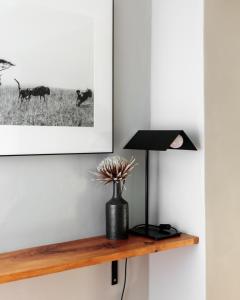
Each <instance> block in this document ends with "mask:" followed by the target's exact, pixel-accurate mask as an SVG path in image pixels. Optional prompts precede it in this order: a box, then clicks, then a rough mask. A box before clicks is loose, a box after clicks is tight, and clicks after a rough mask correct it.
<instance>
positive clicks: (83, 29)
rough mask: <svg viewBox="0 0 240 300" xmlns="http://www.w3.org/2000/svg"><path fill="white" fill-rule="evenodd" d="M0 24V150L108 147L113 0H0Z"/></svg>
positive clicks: (56, 150) (22, 151)
mask: <svg viewBox="0 0 240 300" xmlns="http://www.w3.org/2000/svg"><path fill="white" fill-rule="evenodd" d="M0 26H1V27H0V28H2V34H1V51H0V155H1V156H2V155H44V154H80V153H111V152H113V0H101V1H99V0H62V1H57V0H48V1H41V0H13V1H9V0H0ZM4 28H6V30H4ZM2 45H3V46H2Z"/></svg>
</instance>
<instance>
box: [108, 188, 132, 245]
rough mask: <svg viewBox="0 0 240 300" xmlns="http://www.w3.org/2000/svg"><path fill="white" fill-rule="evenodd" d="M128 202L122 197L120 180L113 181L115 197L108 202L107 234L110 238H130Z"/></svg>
mask: <svg viewBox="0 0 240 300" xmlns="http://www.w3.org/2000/svg"><path fill="white" fill-rule="evenodd" d="M128 218H129V217H128V203H127V201H125V200H124V199H123V198H122V188H121V183H120V182H114V183H113V197H112V199H110V200H109V201H108V202H107V203H106V236H107V238H108V239H109V240H124V239H127V238H128Z"/></svg>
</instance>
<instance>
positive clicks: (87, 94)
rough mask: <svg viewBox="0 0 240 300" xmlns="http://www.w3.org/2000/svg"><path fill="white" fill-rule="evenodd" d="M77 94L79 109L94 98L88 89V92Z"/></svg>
mask: <svg viewBox="0 0 240 300" xmlns="http://www.w3.org/2000/svg"><path fill="white" fill-rule="evenodd" d="M76 93H77V101H76V106H77V107H79V106H80V105H81V104H82V103H83V102H85V101H86V100H87V99H88V98H92V97H93V92H92V90H90V89H87V90H86V91H80V90H77V91H76Z"/></svg>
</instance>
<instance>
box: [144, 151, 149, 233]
mask: <svg viewBox="0 0 240 300" xmlns="http://www.w3.org/2000/svg"><path fill="white" fill-rule="evenodd" d="M148 198H149V150H147V151H146V156H145V226H146V229H148V225H149V203H148V202H149V201H148V200H149V199H148Z"/></svg>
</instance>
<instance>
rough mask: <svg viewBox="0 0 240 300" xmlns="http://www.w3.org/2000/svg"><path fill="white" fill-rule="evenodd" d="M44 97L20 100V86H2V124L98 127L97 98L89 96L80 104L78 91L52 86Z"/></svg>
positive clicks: (0, 90) (0, 112)
mask: <svg viewBox="0 0 240 300" xmlns="http://www.w3.org/2000/svg"><path fill="white" fill-rule="evenodd" d="M50 90H51V94H50V95H48V96H46V103H45V102H44V100H43V98H42V99H41V100H40V99H39V97H32V98H31V99H30V100H29V101H28V100H25V101H24V102H23V103H21V101H20V100H19V99H18V89H17V88H15V87H12V86H1V87H0V125H29V126H74V127H93V126H94V103H93V102H94V101H93V99H90V98H89V99H88V100H86V101H85V102H84V103H82V104H81V106H80V107H76V91H75V90H66V89H57V88H51V89H50Z"/></svg>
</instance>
